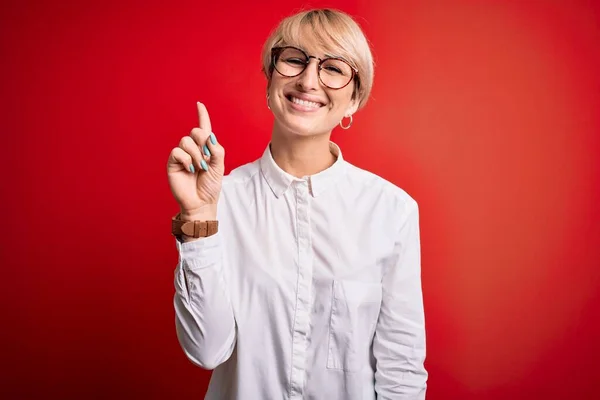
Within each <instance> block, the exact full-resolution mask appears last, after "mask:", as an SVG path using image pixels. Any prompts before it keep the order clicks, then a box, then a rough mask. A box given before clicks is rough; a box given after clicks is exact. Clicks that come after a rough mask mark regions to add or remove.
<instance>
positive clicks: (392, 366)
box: [373, 199, 428, 400]
mask: <svg viewBox="0 0 600 400" xmlns="http://www.w3.org/2000/svg"><path fill="white" fill-rule="evenodd" d="M404 215H405V217H404V219H403V221H402V222H401V224H400V230H399V232H398V236H397V238H396V240H395V242H394V250H393V254H392V256H391V257H390V258H389V259H388V260H387V261H388V263H387V264H386V266H385V268H386V270H385V271H384V276H383V281H382V284H383V298H382V303H381V310H380V314H379V319H378V321H377V327H376V331H375V337H374V339H373V354H374V356H375V359H376V362H377V366H376V371H375V390H376V392H377V395H378V396H377V398H378V400H392V399H397V400H400V399H401V400H409V399H410V400H424V399H425V393H426V389H427V377H428V373H427V371H426V370H425V367H424V362H425V347H426V346H425V316H424V309H423V295H422V289H421V250H420V236H419V210H418V206H417V203H416V202H415V201H414V200H412V199H411V200H410V202H409V203H408V207H407V212H406V213H405V214H404Z"/></svg>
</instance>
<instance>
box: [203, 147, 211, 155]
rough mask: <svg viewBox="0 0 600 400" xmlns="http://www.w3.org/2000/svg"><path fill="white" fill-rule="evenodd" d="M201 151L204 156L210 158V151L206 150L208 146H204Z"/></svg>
mask: <svg viewBox="0 0 600 400" xmlns="http://www.w3.org/2000/svg"><path fill="white" fill-rule="evenodd" d="M202 149H203V150H204V155H205V156H207V157H210V150H209V149H208V146H207V145H204V147H203V148H202Z"/></svg>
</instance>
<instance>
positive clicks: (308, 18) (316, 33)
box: [262, 8, 375, 109]
mask: <svg viewBox="0 0 600 400" xmlns="http://www.w3.org/2000/svg"><path fill="white" fill-rule="evenodd" d="M304 28H308V29H309V30H310V32H312V38H311V39H313V40H314V41H315V42H316V44H317V46H318V47H320V49H321V50H324V51H326V52H327V53H330V54H331V55H335V56H337V57H342V58H344V59H345V60H347V61H348V62H349V63H350V65H352V66H353V67H354V68H356V69H357V70H358V74H357V76H356V77H355V79H354V80H355V82H354V92H353V94H352V98H353V99H354V100H357V101H358V108H359V109H360V108H362V107H364V105H365V103H366V102H367V99H368V98H369V95H370V93H371V89H372V87H373V76H374V67H375V65H374V62H373V55H372V54H371V48H370V47H369V42H368V40H367V38H366V37H365V35H364V33H363V31H362V30H361V28H360V26H359V25H358V23H356V21H355V20H354V19H352V17H350V16H349V15H348V14H346V13H344V12H342V11H339V10H334V9H327V8H326V9H314V10H308V11H302V12H300V13H297V14H295V15H292V16H289V17H287V18H285V19H284V20H283V21H281V22H280V24H279V25H278V26H277V28H276V29H275V30H274V31H273V32H272V33H271V35H270V36H269V38H268V39H267V41H266V42H265V44H264V46H263V49H262V70H263V72H264V73H265V75H266V77H267V79H268V80H269V81H270V80H271V76H272V74H273V68H274V66H273V60H272V57H271V49H272V48H273V47H277V46H298V47H301V46H302V40H303V38H302V30H303V29H304Z"/></svg>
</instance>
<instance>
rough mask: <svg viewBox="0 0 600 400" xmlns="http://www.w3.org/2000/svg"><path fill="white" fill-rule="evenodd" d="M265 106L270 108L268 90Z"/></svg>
mask: <svg viewBox="0 0 600 400" xmlns="http://www.w3.org/2000/svg"><path fill="white" fill-rule="evenodd" d="M267 108H268V109H269V110H270V109H271V106H270V105H269V92H267Z"/></svg>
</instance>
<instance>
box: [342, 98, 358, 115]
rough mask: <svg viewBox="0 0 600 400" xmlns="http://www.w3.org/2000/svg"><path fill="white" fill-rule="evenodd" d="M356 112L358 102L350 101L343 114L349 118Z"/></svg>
mask: <svg viewBox="0 0 600 400" xmlns="http://www.w3.org/2000/svg"><path fill="white" fill-rule="evenodd" d="M356 110H358V100H357V99H352V100H351V101H350V104H349V105H348V108H347V109H346V112H345V113H344V116H345V117H349V116H351V115H352V114H354V113H355V112H356Z"/></svg>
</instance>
